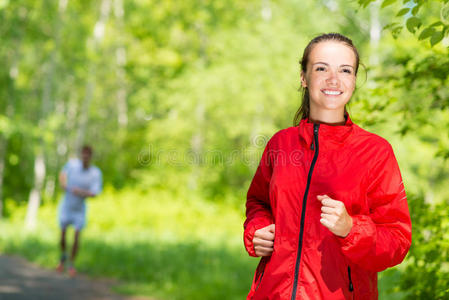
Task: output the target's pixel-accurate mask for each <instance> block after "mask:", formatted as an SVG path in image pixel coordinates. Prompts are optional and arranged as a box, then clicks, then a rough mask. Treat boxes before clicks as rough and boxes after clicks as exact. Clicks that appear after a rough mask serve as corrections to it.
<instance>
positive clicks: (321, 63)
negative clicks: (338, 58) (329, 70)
mask: <svg viewBox="0 0 449 300" xmlns="http://www.w3.org/2000/svg"><path fill="white" fill-rule="evenodd" d="M318 64H320V65H326V66H329V64H328V63H325V62H321V61H319V62H316V63H314V64H313V65H312V66H314V65H318ZM340 67H351V68H353V69H354V67H353V66H351V65H340Z"/></svg>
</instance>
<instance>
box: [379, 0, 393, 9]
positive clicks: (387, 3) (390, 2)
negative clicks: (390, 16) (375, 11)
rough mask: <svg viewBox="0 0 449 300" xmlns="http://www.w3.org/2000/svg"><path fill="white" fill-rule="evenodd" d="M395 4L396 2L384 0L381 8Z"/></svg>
mask: <svg viewBox="0 0 449 300" xmlns="http://www.w3.org/2000/svg"><path fill="white" fill-rule="evenodd" d="M395 2H396V0H384V2H382V5H381V8H384V7H387V6H388V5H391V4H393V3H395Z"/></svg>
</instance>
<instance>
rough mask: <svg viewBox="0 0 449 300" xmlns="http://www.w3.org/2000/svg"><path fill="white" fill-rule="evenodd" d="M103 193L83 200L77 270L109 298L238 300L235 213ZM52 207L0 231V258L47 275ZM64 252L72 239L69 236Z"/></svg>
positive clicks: (385, 291)
mask: <svg viewBox="0 0 449 300" xmlns="http://www.w3.org/2000/svg"><path fill="white" fill-rule="evenodd" d="M183 195H189V196H184V197H178V196H175V195H174V194H173V193H170V192H166V191H151V192H148V191H147V192H143V191H133V190H124V191H122V192H117V191H113V190H111V189H106V190H105V191H104V193H103V195H102V196H100V197H98V198H97V199H90V201H89V202H90V203H89V210H88V226H87V228H86V230H85V231H83V233H82V240H81V250H80V253H79V256H78V258H77V261H76V266H77V268H78V270H79V271H80V272H82V273H85V274H88V275H90V276H92V277H111V278H115V279H118V280H119V282H120V284H119V285H118V286H117V287H116V288H115V289H116V291H117V292H120V293H123V294H130V295H147V296H151V297H156V298H157V299H244V298H245V297H246V294H247V292H248V289H249V287H250V284H251V280H252V276H253V272H254V270H255V267H256V264H257V262H258V260H257V259H254V258H250V257H248V255H247V254H246V252H245V250H244V248H243V245H242V223H243V219H244V216H243V203H242V208H241V209H239V208H235V207H232V206H230V205H226V204H214V203H211V202H208V201H204V200H201V198H199V197H198V196H195V195H193V194H192V193H190V194H187V193H183ZM56 211H57V207H56V205H54V204H51V203H50V204H46V205H44V206H42V207H41V209H40V211H39V220H40V222H39V225H38V227H37V228H36V229H35V230H34V231H25V230H24V229H23V225H22V220H23V217H24V214H25V209H24V208H23V207H16V208H14V214H13V216H12V218H11V219H10V220H9V221H8V222H3V223H0V226H1V231H0V252H3V253H8V254H19V255H21V256H24V257H25V258H27V259H28V260H30V261H33V262H35V263H38V264H39V265H41V266H43V267H47V268H54V267H55V265H56V263H57V261H58V258H59V250H58V235H59V229H58V226H57V222H56V221H57V216H56ZM68 236H69V244H70V242H71V238H72V236H73V234H72V232H71V231H69V234H68ZM400 274H401V273H400V271H399V269H390V270H388V271H385V272H383V273H381V275H380V280H379V298H380V299H401V296H402V294H401V293H400V291H399V290H398V288H397V283H398V280H399V276H400Z"/></svg>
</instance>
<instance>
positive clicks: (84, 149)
mask: <svg viewBox="0 0 449 300" xmlns="http://www.w3.org/2000/svg"><path fill="white" fill-rule="evenodd" d="M81 152H85V153H89V154H90V155H92V154H93V152H94V151H93V149H92V147H91V146H90V145H83V147H81Z"/></svg>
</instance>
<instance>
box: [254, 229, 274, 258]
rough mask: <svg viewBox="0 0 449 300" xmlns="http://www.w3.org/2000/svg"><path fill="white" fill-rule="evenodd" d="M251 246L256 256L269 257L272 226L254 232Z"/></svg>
mask: <svg viewBox="0 0 449 300" xmlns="http://www.w3.org/2000/svg"><path fill="white" fill-rule="evenodd" d="M253 244H254V251H255V252H256V255H257V256H270V255H271V253H273V245H274V224H271V225H268V226H266V227H264V228H261V229H259V230H256V232H254V238H253Z"/></svg>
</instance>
